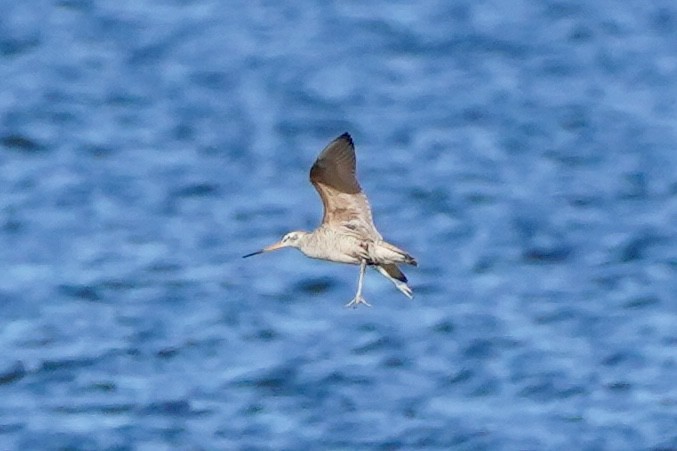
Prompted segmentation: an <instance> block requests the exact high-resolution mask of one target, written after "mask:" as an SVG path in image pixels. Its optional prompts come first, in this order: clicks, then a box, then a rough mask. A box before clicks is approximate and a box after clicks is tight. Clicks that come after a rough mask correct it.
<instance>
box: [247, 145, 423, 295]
mask: <svg viewBox="0 0 677 451" xmlns="http://www.w3.org/2000/svg"><path fill="white" fill-rule="evenodd" d="M355 161H356V160H355V146H354V145H353V140H352V138H351V137H350V135H349V134H348V133H344V134H342V135H341V136H339V137H338V138H336V139H335V140H334V141H332V142H331V143H329V145H328V146H327V147H325V148H324V150H323V151H322V153H320V156H319V157H317V160H316V161H315V164H313V167H312V168H311V169H310V182H311V183H312V184H313V186H315V189H316V190H317V192H318V193H319V194H320V198H321V199H322V203H323V204H324V216H323V217H322V224H320V226H319V227H318V228H317V229H315V230H314V231H312V232H304V231H294V232H290V233H288V234H286V235H285V236H284V237H283V238H282V239H281V240H280V241H278V242H277V243H275V244H273V245H270V246H268V247H266V248H263V249H261V250H260V251H257V252H253V253H251V254H247V255H245V256H244V257H243V258H246V257H251V256H252V255H257V254H261V253H263V252H269V251H274V250H276V249H281V248H283V247H295V248H297V249H299V250H300V251H301V252H303V253H304V254H305V255H307V256H308V257H311V258H317V259H320V260H329V261H332V262H338V263H349V264H353V265H360V278H359V279H358V281H357V293H356V294H355V297H354V298H353V300H352V301H350V302H349V303H348V304H346V307H357V306H358V305H359V304H364V305H367V306H370V304H368V303H367V301H365V299H364V297H362V283H363V281H364V273H365V269H366V267H367V266H373V267H374V268H376V269H377V270H378V271H379V272H380V273H381V274H383V275H384V276H385V277H386V278H388V279H389V280H390V281H391V282H393V283H394V284H395V286H396V287H397V289H398V290H400V291H401V292H402V293H404V295H405V296H407V297H408V298H409V299H411V298H412V297H413V294H412V291H411V289H410V288H409V286H408V285H407V278H406V277H405V275H404V273H402V271H400V269H399V268H398V267H397V264H398V263H407V264H410V265H414V266H416V265H417V264H416V260H414V258H413V257H412V256H411V255H409V254H407V253H406V252H405V251H403V250H402V249H399V248H397V247H396V246H393V245H392V244H390V243H387V242H385V241H383V237H382V236H381V234H380V233H378V231H377V230H376V227H375V226H374V221H373V220H372V217H371V208H370V207H369V202H368V201H367V196H365V195H364V193H363V192H362V189H361V188H360V184H359V183H358V182H357V177H356V176H355V166H356V163H355Z"/></svg>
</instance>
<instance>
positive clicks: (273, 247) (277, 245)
mask: <svg viewBox="0 0 677 451" xmlns="http://www.w3.org/2000/svg"><path fill="white" fill-rule="evenodd" d="M283 247H287V245H286V244H282V241H278V242H277V243H275V244H271V245H270V246H268V247H264V248H263V249H261V250H260V251H256V252H252V253H251V254H247V255H243V256H242V258H247V257H253V256H254V255H259V254H263V253H264V252H270V251H274V250H277V249H281V248H283Z"/></svg>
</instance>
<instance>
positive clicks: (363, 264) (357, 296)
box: [346, 260, 371, 308]
mask: <svg viewBox="0 0 677 451" xmlns="http://www.w3.org/2000/svg"><path fill="white" fill-rule="evenodd" d="M366 269H367V261H366V260H362V262H361V263H360V278H359V279H358V281H357V293H355V297H354V298H353V300H352V301H350V302H348V303H347V304H346V307H353V308H357V306H358V305H360V304H364V305H366V306H367V307H371V304H369V303H368V302H367V301H365V300H364V298H363V297H362V284H363V282H364V273H365V271H366Z"/></svg>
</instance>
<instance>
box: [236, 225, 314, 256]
mask: <svg viewBox="0 0 677 451" xmlns="http://www.w3.org/2000/svg"><path fill="white" fill-rule="evenodd" d="M307 234H308V232H304V231H302V230H295V231H293V232H289V233H288V234H286V235H285V236H283V237H282V239H281V240H280V241H278V242H277V243H275V244H271V245H270V246H268V247H264V248H263V249H261V250H260V251H256V252H252V253H251V254H247V255H245V256H243V257H242V258H247V257H251V256H253V255H258V254H262V253H264V252H270V251H275V250H277V249H282V248H283V247H299V245H300V243H301V240H303V238H304V237H305V236H306V235H307Z"/></svg>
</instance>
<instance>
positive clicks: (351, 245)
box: [303, 235, 364, 265]
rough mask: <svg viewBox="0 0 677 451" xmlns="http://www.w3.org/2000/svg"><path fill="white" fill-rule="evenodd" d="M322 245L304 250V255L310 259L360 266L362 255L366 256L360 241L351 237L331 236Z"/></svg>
mask: <svg viewBox="0 0 677 451" xmlns="http://www.w3.org/2000/svg"><path fill="white" fill-rule="evenodd" d="M328 238H329V239H327V240H326V241H324V242H323V243H322V244H321V245H317V246H309V248H306V249H303V253H304V254H306V255H307V256H308V257H310V258H315V259H318V260H327V261H330V262H337V263H348V264H352V265H359V264H360V257H359V256H360V255H361V254H364V248H363V247H362V246H360V242H359V240H356V239H354V238H353V237H350V236H345V235H340V236H330V237H328Z"/></svg>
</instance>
